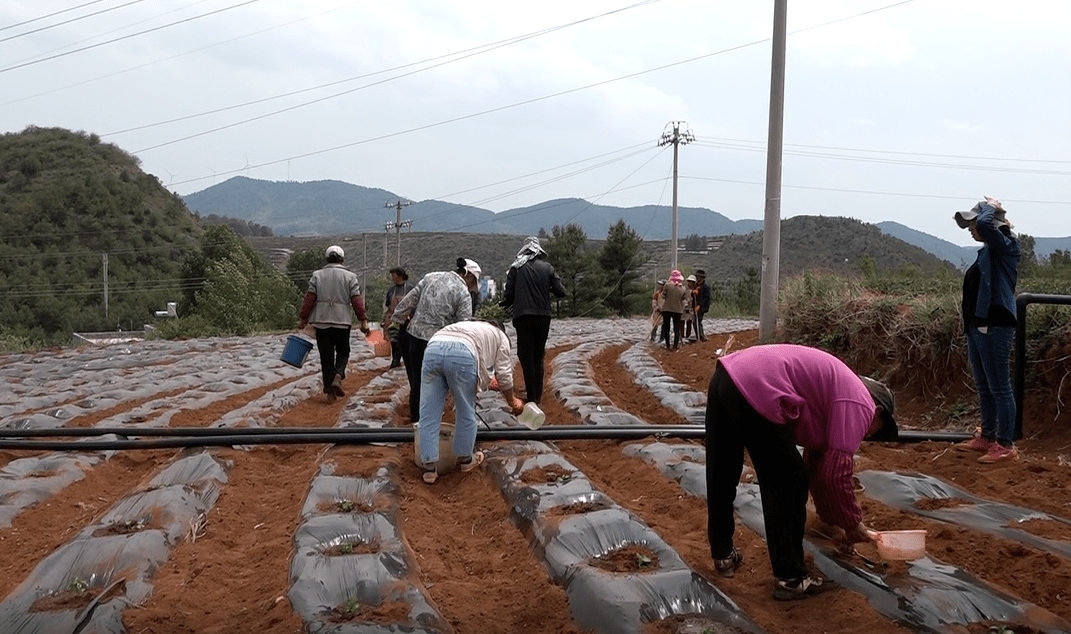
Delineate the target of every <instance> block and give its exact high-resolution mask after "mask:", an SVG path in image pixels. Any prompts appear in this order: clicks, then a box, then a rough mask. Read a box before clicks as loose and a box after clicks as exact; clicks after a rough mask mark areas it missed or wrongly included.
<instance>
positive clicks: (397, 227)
mask: <svg viewBox="0 0 1071 634" xmlns="http://www.w3.org/2000/svg"><path fill="white" fill-rule="evenodd" d="M412 204H413V203H412V202H408V201H407V202H404V203H403V202H402V201H401V199H398V200H397V201H396V202H393V203H387V204H386V205H384V206H385V207H386V208H387V209H390V208H391V207H394V209H396V210H397V212H398V214H397V218H396V220H395V221H394V222H388V223H387V224H385V225H383V227H384V228H385V229H386V230H387V231H390V230H391V229H394V237H395V240H396V241H397V245H398V256H397V260H396V261H395V263H394V266H401V265H402V227H406V228H408V227H409V226H410V225H412V224H413V221H412V220H409V219H406V220H405V221H404V222H403V221H402V207H408V206H409V205H412ZM383 259H384V261H385V260H386V255H385V254H384V258H383Z"/></svg>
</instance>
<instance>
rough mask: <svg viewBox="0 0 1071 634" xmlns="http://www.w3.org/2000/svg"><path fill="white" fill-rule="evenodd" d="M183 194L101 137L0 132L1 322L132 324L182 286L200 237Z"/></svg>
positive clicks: (33, 327)
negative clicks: (182, 269) (183, 270)
mask: <svg viewBox="0 0 1071 634" xmlns="http://www.w3.org/2000/svg"><path fill="white" fill-rule="evenodd" d="M199 233H200V230H199V228H198V226H197V223H196V219H195V218H194V217H193V216H191V215H190V213H189V211H188V210H187V209H186V206H185V205H184V204H183V202H182V200H181V199H180V198H178V197H177V196H175V195H173V194H171V193H170V192H168V191H167V190H166V189H165V188H164V187H163V186H162V185H161V184H160V182H159V181H158V180H157V179H156V177H154V176H151V175H148V174H145V173H144V172H142V171H141V169H140V168H139V165H138V160H137V158H135V157H134V156H131V155H130V154H128V153H127V152H124V151H123V150H121V149H120V148H118V147H116V146H115V145H111V144H108V143H102V142H101V141H100V139H99V138H98V137H97V136H96V135H95V134H87V133H84V132H71V131H68V130H63V129H59V128H28V129H27V130H25V131H23V132H21V133H17V134H4V135H2V136H0V235H2V236H3V239H2V241H0V329H3V331H4V332H7V333H8V334H9V335H11V334H16V335H20V336H27V337H33V338H35V339H41V338H44V339H46V340H47V339H53V338H54V336H55V335H57V334H60V333H65V336H66V337H69V336H70V333H71V332H72V331H75V332H77V331H99V330H116V329H123V330H127V329H135V328H140V327H141V326H142V324H144V323H145V322H146V320H147V319H150V318H151V317H152V315H153V313H154V311H156V310H161V309H164V308H165V307H166V304H167V302H169V301H176V300H177V299H178V297H179V294H180V292H181V288H180V281H179V280H180V276H179V266H180V262H181V260H182V257H183V254H184V253H185V252H187V251H188V250H190V249H191V248H192V247H193V246H194V245H195V244H196V240H197V238H198V236H199Z"/></svg>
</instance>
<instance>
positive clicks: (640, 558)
mask: <svg viewBox="0 0 1071 634" xmlns="http://www.w3.org/2000/svg"><path fill="white" fill-rule="evenodd" d="M591 565H592V566H593V567H595V568H599V569H600V570H605V571H607V572H613V573H626V574H627V573H631V572H650V571H652V570H657V569H658V555H657V554H656V553H655V552H654V551H652V550H650V549H649V548H645V547H643V546H638V545H635V544H631V545H626V546H622V547H621V548H619V549H617V550H614V551H611V552H608V553H606V554H605V555H600V556H599V557H595V558H593V559H592V560H591Z"/></svg>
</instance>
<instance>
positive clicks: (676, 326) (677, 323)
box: [662, 311, 684, 348]
mask: <svg viewBox="0 0 1071 634" xmlns="http://www.w3.org/2000/svg"><path fill="white" fill-rule="evenodd" d="M670 324H673V345H670V343H669V325H670ZM682 330H684V326H683V320H682V319H681V314H680V313H667V312H665V311H662V339H664V340H665V342H666V347H667V348H676V347H677V346H679V345H681V335H682V334H683V333H682V332H681V331H682Z"/></svg>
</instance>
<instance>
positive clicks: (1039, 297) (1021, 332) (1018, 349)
mask: <svg viewBox="0 0 1071 634" xmlns="http://www.w3.org/2000/svg"><path fill="white" fill-rule="evenodd" d="M1030 304H1064V305H1071V295H1043V294H1039V293H1019V294H1018V295H1016V296H1015V375H1014V377H1013V380H1012V390H1013V391H1014V392H1015V439H1016V440H1019V439H1020V438H1022V437H1023V396H1024V392H1025V390H1026V307H1027V306H1029V305H1030Z"/></svg>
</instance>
